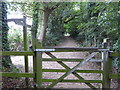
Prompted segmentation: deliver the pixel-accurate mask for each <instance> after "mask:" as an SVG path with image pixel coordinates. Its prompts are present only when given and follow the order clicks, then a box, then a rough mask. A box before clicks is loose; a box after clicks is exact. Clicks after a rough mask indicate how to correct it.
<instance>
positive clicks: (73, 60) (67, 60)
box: [42, 58, 103, 62]
mask: <svg viewBox="0 0 120 90" xmlns="http://www.w3.org/2000/svg"><path fill="white" fill-rule="evenodd" d="M83 60H84V59H79V58H76V59H75V58H73V59H68V58H42V61H65V62H82V61H83ZM90 61H91V62H102V61H103V60H102V59H90Z"/></svg>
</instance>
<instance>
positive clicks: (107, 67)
mask: <svg viewBox="0 0 120 90" xmlns="http://www.w3.org/2000/svg"><path fill="white" fill-rule="evenodd" d="M102 45H103V46H102V48H105V49H110V40H109V39H108V38H107V39H104V42H103V43H102ZM102 59H103V76H102V80H103V83H102V90H105V89H106V88H110V82H111V81H110V78H109V74H110V72H111V59H109V51H108V50H105V51H103V52H102Z"/></svg>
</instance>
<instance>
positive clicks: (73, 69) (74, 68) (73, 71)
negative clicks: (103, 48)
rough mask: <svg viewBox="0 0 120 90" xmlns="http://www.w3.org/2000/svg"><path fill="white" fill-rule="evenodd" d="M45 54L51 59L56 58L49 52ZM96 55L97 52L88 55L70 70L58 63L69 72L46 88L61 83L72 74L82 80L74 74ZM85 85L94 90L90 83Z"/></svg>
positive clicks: (60, 62)
mask: <svg viewBox="0 0 120 90" xmlns="http://www.w3.org/2000/svg"><path fill="white" fill-rule="evenodd" d="M46 54H48V55H49V56H50V57H52V58H56V57H55V56H54V55H52V54H51V53H50V52H46ZM96 54H98V52H93V53H92V54H90V55H89V56H88V57H86V58H85V59H84V60H83V61H82V62H80V63H79V64H77V65H76V66H75V67H73V68H72V69H71V70H70V68H69V67H68V66H67V65H66V64H64V63H63V62H62V61H58V63H59V64H61V65H62V66H63V67H65V68H66V69H68V70H69V71H68V72H66V73H65V74H64V75H63V76H61V77H60V78H59V79H58V80H56V81H55V82H53V83H52V84H51V85H49V86H48V87H47V88H51V87H53V86H54V85H56V84H57V83H58V82H60V81H62V80H63V79H64V78H65V77H66V76H68V75H69V74H71V73H72V74H74V75H75V76H76V77H77V78H79V79H83V80H84V78H82V77H81V76H80V75H79V74H77V73H76V71H75V70H76V69H77V68H78V67H79V66H81V65H82V64H84V63H85V62H87V61H89V60H90V59H91V58H92V57H94V56H95V55H96ZM85 84H87V85H88V86H89V87H91V88H95V87H94V86H93V85H92V84H90V83H85Z"/></svg>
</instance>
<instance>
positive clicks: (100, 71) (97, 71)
mask: <svg viewBox="0 0 120 90" xmlns="http://www.w3.org/2000/svg"><path fill="white" fill-rule="evenodd" d="M42 71H43V72H67V70H66V69H42ZM75 71H76V72H77V73H102V72H103V71H102V70H75Z"/></svg>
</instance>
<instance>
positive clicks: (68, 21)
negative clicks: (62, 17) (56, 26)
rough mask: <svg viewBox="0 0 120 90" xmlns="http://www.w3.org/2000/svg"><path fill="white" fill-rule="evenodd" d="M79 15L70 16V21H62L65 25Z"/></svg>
mask: <svg viewBox="0 0 120 90" xmlns="http://www.w3.org/2000/svg"><path fill="white" fill-rule="evenodd" d="M79 15H80V14H78V15H74V16H72V17H71V18H70V19H68V20H67V21H64V23H65V24H67V23H68V22H70V21H71V20H73V19H75V17H77V16H79Z"/></svg>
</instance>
